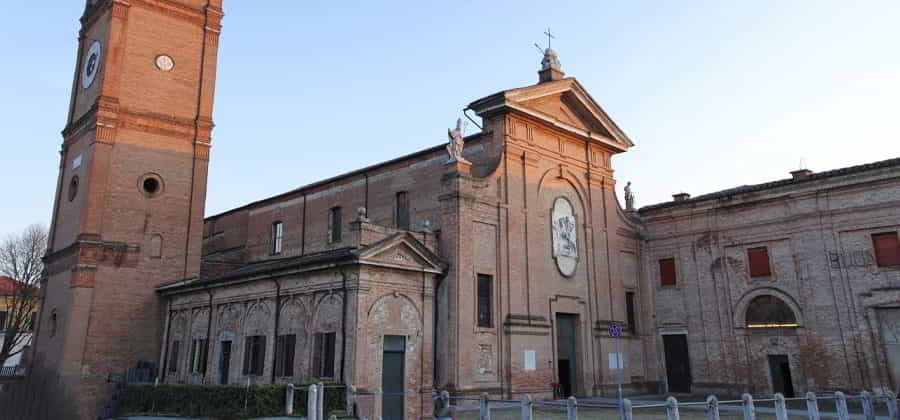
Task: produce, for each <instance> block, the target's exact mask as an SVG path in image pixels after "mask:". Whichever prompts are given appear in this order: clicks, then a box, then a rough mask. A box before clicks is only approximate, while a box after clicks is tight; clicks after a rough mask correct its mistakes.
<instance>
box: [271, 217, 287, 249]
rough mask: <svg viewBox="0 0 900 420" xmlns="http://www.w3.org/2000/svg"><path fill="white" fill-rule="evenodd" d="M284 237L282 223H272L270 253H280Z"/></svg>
mask: <svg viewBox="0 0 900 420" xmlns="http://www.w3.org/2000/svg"><path fill="white" fill-rule="evenodd" d="M283 239H284V224H282V223H281V222H275V223H272V253H273V254H280V253H281V243H282V240H283Z"/></svg>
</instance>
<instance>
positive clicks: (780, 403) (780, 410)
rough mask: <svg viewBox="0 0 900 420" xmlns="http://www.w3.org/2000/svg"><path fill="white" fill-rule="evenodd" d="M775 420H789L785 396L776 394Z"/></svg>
mask: <svg viewBox="0 0 900 420" xmlns="http://www.w3.org/2000/svg"><path fill="white" fill-rule="evenodd" d="M775 420H788V414H787V406H786V405H785V404H784V394H782V393H780V392H776V393H775Z"/></svg>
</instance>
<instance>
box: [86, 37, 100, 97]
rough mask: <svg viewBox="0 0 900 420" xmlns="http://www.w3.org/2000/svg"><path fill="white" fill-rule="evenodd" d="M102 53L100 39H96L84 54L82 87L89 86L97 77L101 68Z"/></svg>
mask: <svg viewBox="0 0 900 420" xmlns="http://www.w3.org/2000/svg"><path fill="white" fill-rule="evenodd" d="M100 53H101V51H100V41H94V43H93V44H91V48H90V49H88V52H87V55H85V56H84V65H83V66H82V69H81V87H82V88H84V89H87V88H89V87H90V86H91V84H93V83H94V78H96V77H97V71H98V70H100Z"/></svg>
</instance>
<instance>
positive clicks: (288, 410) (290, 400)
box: [284, 384, 294, 415]
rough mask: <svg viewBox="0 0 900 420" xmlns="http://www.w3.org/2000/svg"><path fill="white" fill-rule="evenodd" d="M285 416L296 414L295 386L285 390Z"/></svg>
mask: <svg viewBox="0 0 900 420" xmlns="http://www.w3.org/2000/svg"><path fill="white" fill-rule="evenodd" d="M284 414H287V415H291V414H294V384H287V387H285V388H284Z"/></svg>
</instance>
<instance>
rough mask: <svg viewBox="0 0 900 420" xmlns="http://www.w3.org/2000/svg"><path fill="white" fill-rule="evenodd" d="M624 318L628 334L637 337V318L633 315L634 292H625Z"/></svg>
mask: <svg viewBox="0 0 900 420" xmlns="http://www.w3.org/2000/svg"><path fill="white" fill-rule="evenodd" d="M625 317H626V321H628V332H630V333H631V335H637V317H636V316H635V313H634V292H625Z"/></svg>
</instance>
